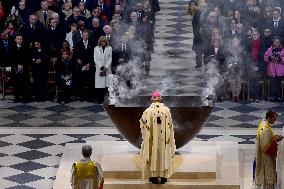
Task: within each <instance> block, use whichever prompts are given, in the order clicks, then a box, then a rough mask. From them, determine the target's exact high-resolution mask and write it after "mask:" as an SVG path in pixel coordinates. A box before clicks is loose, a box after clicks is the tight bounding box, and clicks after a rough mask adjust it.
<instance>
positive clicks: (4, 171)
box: [0, 166, 23, 186]
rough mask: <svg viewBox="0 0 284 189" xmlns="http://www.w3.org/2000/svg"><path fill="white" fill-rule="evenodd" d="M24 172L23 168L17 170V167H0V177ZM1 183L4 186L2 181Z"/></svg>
mask: <svg viewBox="0 0 284 189" xmlns="http://www.w3.org/2000/svg"><path fill="white" fill-rule="evenodd" d="M21 173H23V171H21V170H17V169H13V168H10V167H8V166H7V167H1V168H0V179H2V178H4V177H9V176H13V175H16V174H21ZM0 183H1V186H2V182H0Z"/></svg>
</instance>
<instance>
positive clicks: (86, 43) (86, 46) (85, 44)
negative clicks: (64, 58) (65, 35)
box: [83, 40, 88, 49]
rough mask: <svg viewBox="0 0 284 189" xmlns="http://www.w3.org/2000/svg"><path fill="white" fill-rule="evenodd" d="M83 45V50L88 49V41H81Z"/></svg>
mask: <svg viewBox="0 0 284 189" xmlns="http://www.w3.org/2000/svg"><path fill="white" fill-rule="evenodd" d="M83 43H84V46H85V49H87V48H88V41H84V40H83Z"/></svg>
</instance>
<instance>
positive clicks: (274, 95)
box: [188, 0, 284, 102]
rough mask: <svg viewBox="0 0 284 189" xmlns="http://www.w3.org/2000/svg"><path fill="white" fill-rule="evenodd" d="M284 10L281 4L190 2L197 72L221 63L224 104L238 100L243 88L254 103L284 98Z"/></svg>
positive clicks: (229, 0) (231, 0) (220, 95)
mask: <svg viewBox="0 0 284 189" xmlns="http://www.w3.org/2000/svg"><path fill="white" fill-rule="evenodd" d="M283 12H284V4H283V1H281V0H274V1H268V0H214V1H209V0H199V1H198V0H191V1H189V3H188V14H190V15H191V16H192V25H193V34H194V40H193V50H194V51H195V52H196V59H195V62H196V68H199V67H202V65H206V64H208V63H210V62H216V63H215V64H217V65H216V66H217V67H218V70H219V73H220V74H221V75H222V76H223V79H224V80H225V81H224V82H223V86H222V87H220V89H218V91H217V96H218V99H219V100H222V99H226V98H229V97H230V96H231V97H232V100H233V101H239V100H240V99H239V98H240V96H242V95H241V94H240V93H241V91H242V90H241V88H243V89H244V88H246V89H248V90H245V91H246V93H247V94H246V95H247V97H248V98H249V100H251V101H255V102H259V100H260V99H261V98H262V97H263V95H264V96H265V97H268V99H269V100H270V101H273V102H275V101H276V102H278V101H282V100H283V82H282V81H283V78H284V49H283V40H284V19H283ZM212 60H214V61H212ZM244 83H246V87H244ZM262 83H264V84H265V85H264V84H263V85H262ZM228 88H230V89H231V90H227V89H228ZM226 96H227V97H226Z"/></svg>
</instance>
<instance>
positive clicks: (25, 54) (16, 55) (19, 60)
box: [11, 43, 32, 75]
mask: <svg viewBox="0 0 284 189" xmlns="http://www.w3.org/2000/svg"><path fill="white" fill-rule="evenodd" d="M31 61H32V60H31V53H30V48H29V46H27V45H25V44H22V45H21V48H20V49H18V47H17V45H16V44H15V43H14V44H13V45H12V47H11V65H12V72H13V73H14V74H15V73H16V72H17V67H18V65H22V66H23V67H24V74H25V75H28V73H29V66H30V64H31Z"/></svg>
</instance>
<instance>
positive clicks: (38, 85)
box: [31, 41, 48, 102]
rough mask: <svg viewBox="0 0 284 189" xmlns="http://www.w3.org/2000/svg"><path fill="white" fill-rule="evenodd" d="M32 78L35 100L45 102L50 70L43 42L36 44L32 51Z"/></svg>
mask: <svg viewBox="0 0 284 189" xmlns="http://www.w3.org/2000/svg"><path fill="white" fill-rule="evenodd" d="M31 67H32V77H33V81H34V92H35V98H36V99H35V100H36V101H37V102H43V101H45V89H46V79H47V71H48V70H47V68H48V55H47V52H46V50H45V49H44V48H43V47H42V43H41V42H38V41H36V42H34V43H33V49H32V66H31Z"/></svg>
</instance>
